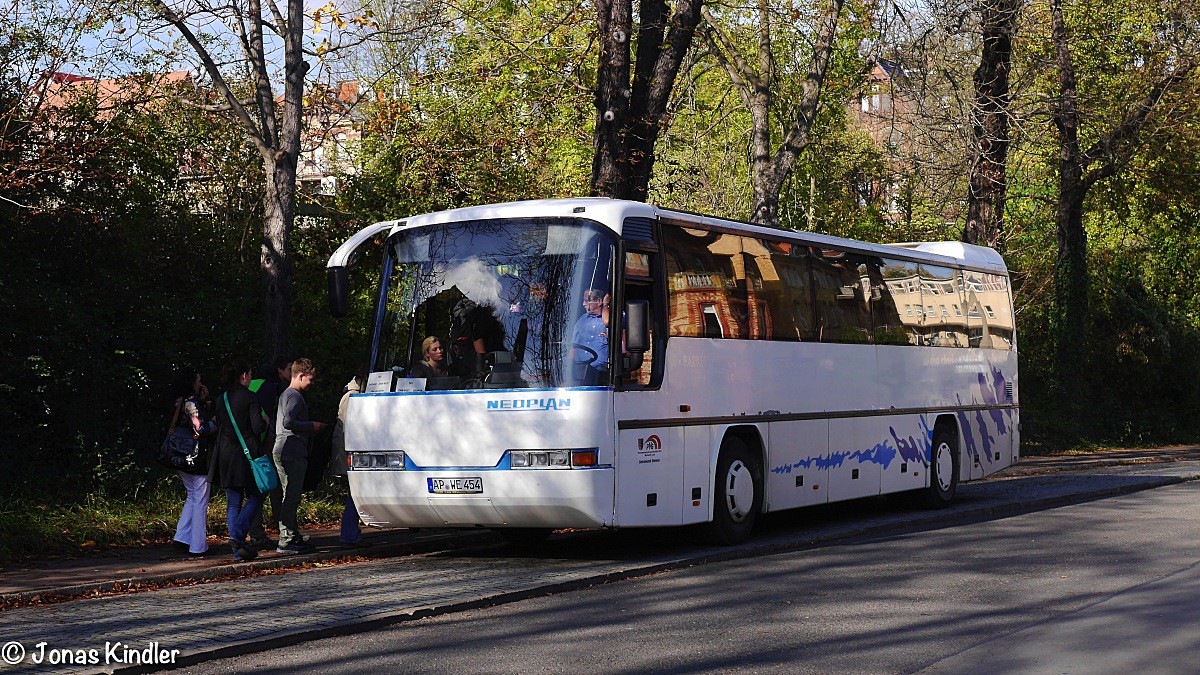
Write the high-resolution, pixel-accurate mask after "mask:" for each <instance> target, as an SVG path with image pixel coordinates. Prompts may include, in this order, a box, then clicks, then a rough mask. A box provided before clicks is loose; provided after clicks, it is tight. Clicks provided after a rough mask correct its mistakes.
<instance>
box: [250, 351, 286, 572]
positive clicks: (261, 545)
mask: <svg viewBox="0 0 1200 675" xmlns="http://www.w3.org/2000/svg"><path fill="white" fill-rule="evenodd" d="M258 376H259V378H260V379H255V380H251V382H250V391H253V392H254V394H255V396H257V397H258V405H259V407H261V408H262V411H263V414H265V415H266V416H267V437H266V439H265V440H264V441H263V443H262V446H263V447H264V448H270V447H274V445H275V411H276V409H277V408H278V407H279V395H280V394H282V393H283V390H284V389H287V387H288V383H290V382H291V381H292V360H291V359H290V358H288V357H286V356H278V357H276V358H275V360H274V361H273V362H272V361H265V362H263V364H262V366H260V367H259V371H258ZM255 385H257V386H255ZM282 502H283V491H282V490H280V489H279V488H275V489H274V490H271V491H270V492H269V493H268V494H267V496H266V498H265V499H264V500H263V507H262V508H261V509H259V511H258V515H256V516H254V520H252V521H250V543H251V544H253V545H254V548H256V549H258V550H259V551H265V550H267V549H269V548H275V542H274V541H271V537H270V536H268V535H267V531H266V530H265V529H263V518H264V517H265V514H266V512H267V505H268V504H270V505H271V514H272V515H273V516H274V519H273V522H272V525H273V526H275V527H278V526H279V514H280V512H281V511H280V504H281V503H282Z"/></svg>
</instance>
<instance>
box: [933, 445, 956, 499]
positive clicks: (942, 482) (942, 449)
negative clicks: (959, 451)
mask: <svg viewBox="0 0 1200 675" xmlns="http://www.w3.org/2000/svg"><path fill="white" fill-rule="evenodd" d="M953 480H954V457H953V455H951V454H950V444H949V443H946V442H945V441H943V442H941V443H938V446H937V482H938V487H939V488H941V490H942V492H949V491H950V485H951V482H952V481H953Z"/></svg>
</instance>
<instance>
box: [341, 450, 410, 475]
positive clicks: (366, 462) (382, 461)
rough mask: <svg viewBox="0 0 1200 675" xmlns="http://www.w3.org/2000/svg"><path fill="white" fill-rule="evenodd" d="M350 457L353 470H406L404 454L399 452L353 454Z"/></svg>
mask: <svg viewBox="0 0 1200 675" xmlns="http://www.w3.org/2000/svg"><path fill="white" fill-rule="evenodd" d="M349 456H350V468H351V469H363V470H371V469H390V470H392V471H403V470H404V453H403V452H402V451H399V450H393V451H388V452H351V453H349Z"/></svg>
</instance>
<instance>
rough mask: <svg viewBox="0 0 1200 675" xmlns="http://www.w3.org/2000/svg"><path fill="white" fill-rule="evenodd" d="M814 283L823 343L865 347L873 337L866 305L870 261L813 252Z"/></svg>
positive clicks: (857, 256) (825, 251)
mask: <svg viewBox="0 0 1200 675" xmlns="http://www.w3.org/2000/svg"><path fill="white" fill-rule="evenodd" d="M812 270H813V282H814V284H815V290H816V296H817V304H816V310H817V312H816V313H817V319H818V321H819V332H820V338H821V342H848V343H866V342H869V341H870V335H871V312H870V307H869V305H868V304H867V298H868V297H869V293H870V285H871V281H870V276H869V273H868V269H867V257H866V256H864V255H861V254H858V253H847V252H845V251H838V250H836V249H814V253H813V257H812Z"/></svg>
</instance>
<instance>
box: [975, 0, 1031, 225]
mask: <svg viewBox="0 0 1200 675" xmlns="http://www.w3.org/2000/svg"><path fill="white" fill-rule="evenodd" d="M1019 7H1020V0H984V1H983V4H982V6H981V7H980V22H981V24H982V32H983V48H982V50H981V53H980V57H979V67H978V68H976V69H975V109H974V111H973V114H972V117H973V121H974V125H973V127H974V128H973V131H974V136H975V148H976V152H977V153H978V156H977V157H976V160H975V164H974V166H973V167H972V169H971V181H970V188H969V192H968V197H967V226H966V228H965V229H964V231H963V241H965V242H967V243H970V244H980V245H982V246H990V247H992V248H998V247H999V246H1000V242H1001V236H1002V235H1003V232H1004V200H1005V197H1006V193H1007V190H1008V180H1007V176H1006V172H1007V161H1008V146H1009V137H1008V115H1009V103H1010V96H1009V91H1008V76H1009V72H1010V71H1011V69H1012V41H1013V34H1014V33H1015V31H1016V23H1017V14H1018V9H1019Z"/></svg>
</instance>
